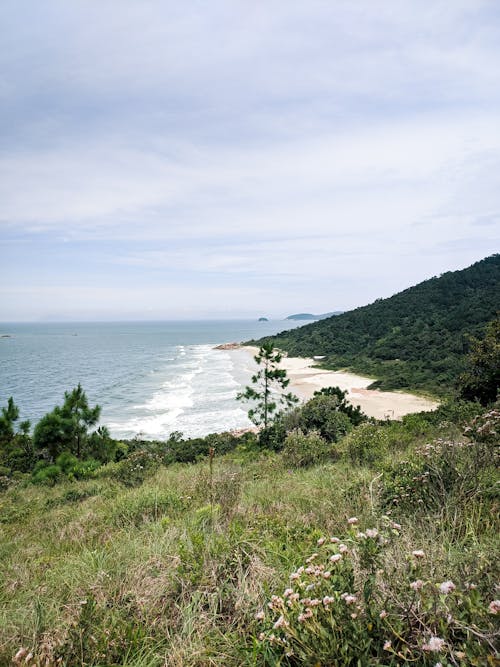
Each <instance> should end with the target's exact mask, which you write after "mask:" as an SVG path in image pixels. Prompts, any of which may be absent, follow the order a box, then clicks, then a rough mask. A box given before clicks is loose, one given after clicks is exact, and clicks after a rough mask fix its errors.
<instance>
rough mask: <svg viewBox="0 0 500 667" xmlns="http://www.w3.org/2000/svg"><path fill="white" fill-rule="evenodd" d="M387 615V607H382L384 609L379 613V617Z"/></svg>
mask: <svg viewBox="0 0 500 667" xmlns="http://www.w3.org/2000/svg"><path fill="white" fill-rule="evenodd" d="M386 616H387V612H386V610H385V609H382V611H381V612H380V614H379V617H380V618H385V617H386Z"/></svg>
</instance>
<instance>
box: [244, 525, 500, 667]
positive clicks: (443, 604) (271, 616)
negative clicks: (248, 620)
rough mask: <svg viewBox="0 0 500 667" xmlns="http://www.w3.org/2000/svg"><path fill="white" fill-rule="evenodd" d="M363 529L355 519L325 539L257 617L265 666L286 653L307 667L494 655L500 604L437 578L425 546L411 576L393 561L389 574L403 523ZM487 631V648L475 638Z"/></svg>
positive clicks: (410, 567)
mask: <svg viewBox="0 0 500 667" xmlns="http://www.w3.org/2000/svg"><path fill="white" fill-rule="evenodd" d="M358 523H359V522H358V520H357V519H356V518H355V517H353V518H351V519H349V521H348V523H347V527H346V531H345V534H344V535H343V536H332V537H327V536H324V537H321V538H319V539H318V540H317V543H316V545H317V546H316V551H314V552H313V553H312V554H311V555H310V556H309V557H308V558H306V559H305V561H304V563H303V564H302V565H300V566H299V567H298V568H297V569H296V570H294V571H293V572H292V573H291V574H290V576H289V582H288V585H287V587H286V588H285V589H284V591H283V593H282V594H281V595H273V596H272V597H271V599H270V601H269V602H268V604H267V605H266V608H265V609H262V610H260V611H259V612H257V614H256V615H255V619H256V621H257V622H258V624H259V625H260V626H261V627H260V632H259V633H258V639H259V650H260V651H262V653H263V654H264V656H265V660H264V661H265V662H266V661H267V662H269V663H270V664H271V663H273V661H279V660H280V658H279V657H278V655H283V654H284V655H285V656H288V657H292V658H293V660H294V661H295V662H297V663H298V664H309V663H311V664H312V661H313V660H314V661H315V663H314V664H316V662H318V663H321V664H322V663H323V662H324V663H325V664H330V662H331V659H332V657H335V660H336V663H335V664H351V663H352V664H353V661H354V660H355V659H356V660H357V659H358V658H359V657H360V656H361V657H362V658H363V659H364V660H365V662H366V664H378V663H377V661H380V662H383V663H384V664H385V663H386V662H387V656H388V655H389V656H392V658H391V657H389V659H390V660H392V659H394V660H395V661H396V662H395V663H394V664H398V665H400V664H401V665H404V664H408V665H409V664H421V665H426V666H427V665H428V666H429V667H434V666H435V665H438V664H441V665H443V664H459V663H458V662H457V660H462V658H461V656H463V657H464V659H465V658H467V659H468V658H472V657H474V658H475V657H477V656H485V655H486V656H488V655H489V656H491V655H493V654H492V653H491V651H492V648H491V645H492V644H491V641H490V637H493V634H492V630H491V629H492V623H493V617H494V616H496V615H498V614H499V613H500V601H499V600H491V598H490V600H491V601H489V602H484V601H483V600H481V598H480V596H479V593H478V591H477V589H476V586H475V585H474V584H463V585H458V584H457V583H455V582H454V581H452V580H451V579H447V580H445V581H438V582H435V581H432V580H431V579H429V577H428V574H429V570H430V569H431V562H430V561H431V559H429V558H426V554H425V552H424V550H422V549H418V548H417V549H413V550H412V551H410V552H409V553H408V556H407V558H406V563H407V570H406V579H404V578H403V579H401V570H398V571H397V573H396V570H394V569H392V570H391V569H390V568H388V567H387V563H385V565H386V567H385V568H380V567H379V565H380V561H381V558H382V556H383V554H384V550H385V549H386V547H387V546H388V545H389V543H390V542H391V540H392V539H393V538H397V536H398V535H399V533H400V531H401V525H400V524H397V523H395V522H394V521H392V520H391V519H390V518H389V517H387V516H384V517H382V518H381V521H380V525H379V526H376V527H373V526H372V527H368V528H365V529H364V530H358ZM416 574H418V575H420V578H415V575H416ZM426 574H427V577H426ZM398 575H399V577H400V579H399V581H398V582H397V584H396V586H395V581H394V579H396V578H397V576H398ZM398 586H399V588H398ZM488 618H489V619H490V620H489V621H488ZM481 624H482V629H481V633H480V634H481V638H482V640H481V641H482V643H481V642H480V641H479V640H478V636H479V634H478V633H477V632H476V631H474V632H475V634H471V633H470V631H469V628H470V627H471V626H472V625H473V626H474V627H475V628H479V627H481ZM450 660H451V663H450ZM329 661H330V662H329ZM440 661H442V662H440ZM266 664H267V663H266ZM391 664H393V663H391ZM472 664H483V663H479V662H478V663H472Z"/></svg>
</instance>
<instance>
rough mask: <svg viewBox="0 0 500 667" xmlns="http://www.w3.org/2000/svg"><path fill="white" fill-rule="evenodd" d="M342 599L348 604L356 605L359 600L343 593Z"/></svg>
mask: <svg viewBox="0 0 500 667" xmlns="http://www.w3.org/2000/svg"><path fill="white" fill-rule="evenodd" d="M340 597H341V598H342V600H344V602H345V603H346V604H354V603H355V602H356V601H357V599H358V598H357V597H356V596H355V595H350V594H349V593H342V595H341V596H340Z"/></svg>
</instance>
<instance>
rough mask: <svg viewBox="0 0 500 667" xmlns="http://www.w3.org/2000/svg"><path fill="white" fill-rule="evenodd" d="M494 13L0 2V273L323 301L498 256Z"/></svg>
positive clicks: (488, 7) (186, 295)
mask: <svg viewBox="0 0 500 667" xmlns="http://www.w3.org/2000/svg"><path fill="white" fill-rule="evenodd" d="M499 18H500V17H499V11H498V5H497V3H496V2H493V1H492V0H456V1H455V2H453V3H450V2H448V1H445V0H438V1H436V0H434V1H433V2H431V0H422V2H419V3H418V4H417V3H415V2H414V1H413V0H402V1H397V2H396V0H382V1H381V2H379V3H377V5H376V7H375V5H374V3H373V2H371V0H370V1H368V0H361V1H360V2H356V3H352V2H348V1H347V0H336V1H335V2H326V1H324V0H312V1H311V2H308V3H305V2H297V3H291V4H290V3H289V4H288V5H287V6H286V10H285V9H284V5H283V3H282V2H278V1H277V0H270V1H269V2H266V3H264V2H261V1H257V2H254V3H251V4H249V3H246V2H242V1H235V2H227V0H225V1H223V0H215V1H214V2H213V3H211V4H210V9H209V10H208V9H207V7H206V5H204V4H203V3H201V2H194V3H191V4H190V5H189V6H187V7H186V6H182V5H179V4H176V3H171V2H167V3H164V2H159V1H150V0H119V1H118V0H107V2H106V3H89V2H84V1H83V0H74V2H72V3H67V2H64V1H63V0H48V1H47V2H45V3H43V5H40V4H37V3H35V4H33V3H32V2H28V1H27V0H16V2H13V1H7V2H5V3H3V4H2V6H1V7H0V24H1V25H2V26H3V35H2V37H3V39H2V40H0V67H1V69H2V72H3V77H2V81H1V83H0V105H1V109H2V110H1V111H0V115H1V117H0V120H1V121H2V123H1V127H3V128H4V131H3V133H2V134H1V135H0V147H1V149H2V151H1V157H0V253H3V256H4V261H3V267H2V268H0V273H1V275H2V280H3V281H4V284H7V283H8V284H9V285H10V286H11V288H12V290H14V291H13V292H12V293H14V292H15V290H16V289H18V288H20V287H21V286H25V285H27V280H31V281H32V282H31V283H30V284H31V286H32V287H31V288H30V289H32V293H33V301H35V300H36V299H38V298H39V297H38V296H35V295H37V294H38V292H37V291H36V288H35V286H36V285H42V286H44V289H52V288H54V289H55V288H56V286H57V279H59V280H60V281H61V282H64V283H66V284H68V285H72V286H73V287H74V288H75V289H77V288H78V289H81V290H82V292H81V295H82V296H81V297H79V303H81V304H83V303H84V302H88V303H89V304H91V303H92V296H91V287H90V286H88V287H85V285H87V283H88V282H89V281H90V282H91V283H92V289H97V287H98V285H97V282H98V281H100V284H101V286H102V288H103V289H102V290H100V291H99V290H97V292H95V294H97V297H96V298H98V300H103V303H104V301H105V299H109V302H110V303H113V304H121V305H120V307H121V308H125V304H124V301H123V300H122V297H121V292H120V290H119V288H118V287H117V285H118V284H119V283H120V282H121V283H123V284H124V285H127V287H130V285H131V284H132V283H134V284H136V285H138V286H139V287H138V290H139V291H137V292H135V291H130V292H129V302H130V303H131V304H132V303H133V300H134V299H136V300H137V303H136V306H134V308H135V307H136V308H137V309H138V311H137V312H139V311H140V308H141V304H142V303H144V299H143V298H142V297H141V296H140V293H139V292H140V290H146V289H148V290H150V289H151V288H152V286H153V284H154V281H174V282H175V285H176V287H177V291H175V292H174V294H177V295H178V298H177V301H176V300H175V297H174V296H173V295H172V296H171V297H170V296H169V303H170V304H171V308H173V309H175V308H177V309H178V311H179V312H185V308H186V307H187V306H186V304H188V303H189V304H191V305H190V307H191V308H193V309H195V308H196V289H198V299H199V302H200V303H201V302H203V303H204V304H206V305H207V308H208V309H209V308H210V307H211V308H213V309H215V310H216V309H217V308H219V305H220V303H224V304H226V305H227V307H230V306H231V305H232V307H234V308H235V312H236V309H237V308H239V304H240V303H241V298H239V297H238V296H237V294H240V295H241V294H244V295H245V297H244V298H245V303H246V307H247V308H248V309H249V310H251V309H252V308H253V309H256V308H258V307H260V305H261V304H263V303H266V304H267V305H266V307H268V308H271V307H272V304H273V303H277V302H279V301H280V300H281V301H283V300H284V299H285V298H290V299H291V300H292V298H293V299H296V302H295V305H296V307H297V308H299V310H300V309H302V305H301V304H302V303H305V302H306V301H307V300H308V299H310V300H311V301H313V302H314V303H313V304H312V305H314V304H316V305H314V308H313V307H312V305H311V309H313V310H330V309H334V308H336V307H350V306H353V305H360V304H361V303H363V302H366V301H367V300H369V299H370V298H375V297H376V296H382V295H384V294H387V293H390V292H391V290H395V289H397V288H399V287H402V286H408V285H409V284H411V281H417V280H419V279H423V278H425V277H426V276H427V275H428V274H429V273H431V274H432V273H440V272H442V271H443V270H446V269H448V268H461V267H463V266H465V265H467V264H468V263H471V262H472V261H474V260H476V259H479V258H480V253H482V252H487V250H488V248H490V246H491V252H494V251H495V247H494V246H495V243H496V242H497V241H498V237H496V236H495V234H494V230H493V229H492V227H493V225H492V224H490V225H489V227H488V232H491V233H489V234H488V238H486V237H485V235H484V233H483V231H484V229H485V227H486V223H484V222H483V223H481V222H480V221H488V220H491V219H494V216H495V215H496V213H497V212H498V210H499V206H500V201H499V193H498V185H497V178H496V174H497V173H498V169H499V167H500V164H499V163H500V138H499V137H500V131H499V130H500V127H499V125H500V122H499V120H498V119H499V118H500V115H499V111H500V68H499V67H498V62H499V59H500V48H499V46H498V45H499V44H500V39H499V38H500V29H499V25H500V22H499V21H498V19H499ZM492 216H493V217H492ZM37 248H43V255H44V256H45V258H50V260H47V259H45V260H44V259H43V258H42V256H41V255H42V253H38V256H37ZM86 267H87V270H89V269H90V268H91V270H92V276H91V277H89V276H88V275H86ZM87 273H88V271H87ZM367 279H369V281H370V283H369V284H367V283H366V281H367ZM224 280H226V281H227V280H230V281H231V289H230V290H228V291H224V289H223V288H224V285H223V282H224ZM266 281H267V282H268V289H267V292H266V290H265V289H264V288H263V285H265V282H266ZM362 281H365V284H364V285H363V283H362ZM94 283H96V284H94ZM287 286H288V287H289V288H292V287H293V297H292V296H290V297H288V296H286V297H285V296H284V295H283V291H284V290H286V289H287ZM325 286H327V288H326V287H325ZM108 288H109V289H112V290H116V289H118V291H117V292H116V293H115V292H114V291H113V292H107V291H106V289H108ZM85 289H88V290H89V292H88V294H89V298H88V299H85V298H83V294H84V293H85ZM183 290H187V292H184V291H183ZM191 290H193V291H191ZM329 290H330V291H329ZM8 293H9V292H8V290H7V291H5V290H4V291H3V292H2V299H3V300H4V301H3V302H2V306H4V305H5V304H6V302H5V299H7V294H8ZM151 293H154V291H153V292H151ZM16 294H18V296H19V293H17V292H16ZM47 294H49V292H47ZM50 294H53V293H52V292H50ZM92 294H94V293H93V292H92ZM319 294H321V299H323V301H321V300H320V298H319V297H318V295H319ZM23 295H24V296H23ZM19 298H20V299H21V300H24V301H23V306H22V308H24V309H27V310H29V309H30V305H29V297H28V296H27V293H24V292H23V293H22V295H21V296H19ZM40 298H42V297H40ZM54 298H55V297H54ZM47 299H49V297H48V296H47ZM148 299H149V297H148ZM329 299H331V302H330V301H329ZM42 300H43V299H42ZM146 300H147V299H146ZM63 301H64V302H66V301H67V304H68V305H67V312H68V313H70V312H73V311H72V310H71V308H70V305H69V304H70V300H69V296H68V299H65V300H63ZM340 301H341V302H342V303H339V302H340ZM99 302H100V301H99ZM9 304H10V306H9V308H10V310H9V311H8V312H10V313H15V312H21V306H20V305H19V307H16V306H15V299H14V298H12V299H10V301H9ZM290 305H292V304H290ZM113 307H114V306H113ZM144 307H146V306H144ZM148 307H149V306H148ZM225 307H226V306H225ZM296 307H295V306H294V307H293V308H292V309H296ZM16 308H17V311H16ZM47 308H48V305H47ZM82 308H83V305H82ZM88 308H91V306H88ZM88 308H87V310H86V312H90V311H89V310H88ZM103 308H104V306H103ZM4 312H7V310H4ZM134 312H135V311H134ZM11 316H12V315H11ZM68 316H69V315H68Z"/></svg>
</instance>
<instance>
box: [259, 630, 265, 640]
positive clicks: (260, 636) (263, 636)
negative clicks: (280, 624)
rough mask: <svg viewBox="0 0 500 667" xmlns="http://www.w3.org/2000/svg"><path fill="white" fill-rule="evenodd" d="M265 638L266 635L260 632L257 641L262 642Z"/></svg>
mask: <svg viewBox="0 0 500 667" xmlns="http://www.w3.org/2000/svg"><path fill="white" fill-rule="evenodd" d="M265 638H266V635H265V634H264V633H263V632H261V633H260V635H259V641H260V642H263V641H264V639H265Z"/></svg>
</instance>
